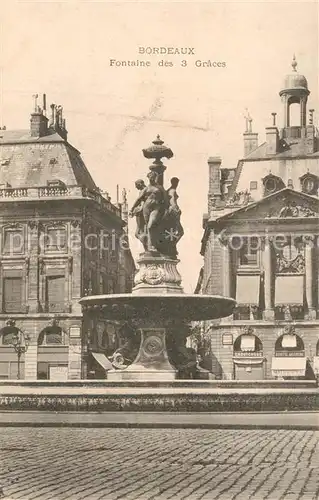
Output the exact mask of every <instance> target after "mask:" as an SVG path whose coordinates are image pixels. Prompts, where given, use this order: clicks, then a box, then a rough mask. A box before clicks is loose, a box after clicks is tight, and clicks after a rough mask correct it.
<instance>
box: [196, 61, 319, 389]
mask: <svg viewBox="0 0 319 500" xmlns="http://www.w3.org/2000/svg"><path fill="white" fill-rule="evenodd" d="M292 66H293V71H292V73H291V74H289V75H287V76H286V78H285V80H284V85H283V88H282V90H281V91H280V96H281V98H282V103H283V108H282V123H283V127H282V128H281V129H278V128H277V127H276V123H275V120H274V118H273V123H272V127H271V128H270V127H267V128H266V139H267V140H266V143H262V144H261V145H258V143H251V147H250V148H247V124H246V131H245V133H244V157H243V158H241V159H240V160H239V161H238V164H237V167H235V168H233V169H229V168H227V169H226V168H223V167H222V165H221V161H220V159H219V161H218V162H217V161H212V159H211V158H210V159H209V160H208V173H209V176H212V180H210V181H209V183H208V186H209V193H208V200H209V201H210V203H209V205H208V214H205V218H204V220H203V226H204V235H203V238H202V247H201V254H202V255H203V257H204V267H203V270H202V272H201V280H200V286H199V287H197V290H196V291H197V292H199V293H218V294H222V295H225V296H230V297H233V298H235V299H236V301H237V306H236V308H235V311H234V314H233V315H232V316H231V317H228V318H224V319H222V320H220V321H219V322H214V323H212V322H208V323H207V322H206V323H205V324H204V332H205V338H207V336H210V339H211V345H210V347H211V353H212V355H211V365H210V366H208V365H207V363H206V366H205V368H209V369H210V370H211V371H212V373H213V374H214V375H215V377H216V378H220V379H230V378H233V379H241V380H254V379H262V378H264V379H282V378H284V379H286V378H287V379H294V378H295V379H314V378H316V377H318V376H319V348H318V345H319V306H318V297H319V266H318V262H319V249H318V237H319V232H318V227H319V176H318V171H319V149H318V144H319V141H318V131H317V129H316V128H315V127H314V125H313V119H312V114H313V110H311V114H310V117H309V123H307V101H308V96H309V94H310V91H309V90H308V83H307V80H306V78H305V77H304V76H303V75H301V74H299V73H298V72H297V71H296V66H297V63H296V61H295V60H293V64H292ZM292 104H297V105H299V107H300V114H299V117H300V120H299V123H297V124H296V123H294V124H292V123H291V121H290V106H291V105H292ZM274 116H276V113H272V117H274ZM247 120H248V119H247ZM248 128H249V133H250V134H254V132H253V129H252V118H251V117H250V116H249V126H248ZM255 135H256V137H257V134H255ZM217 179H219V180H220V182H217ZM230 179H232V181H230ZM213 181H214V182H213ZM225 183H227V186H226V184H225ZM226 188H227V189H226ZM217 195H218V198H217ZM211 235H213V236H214V247H213V249H212V250H211V246H210V239H211ZM218 235H220V239H218Z"/></svg>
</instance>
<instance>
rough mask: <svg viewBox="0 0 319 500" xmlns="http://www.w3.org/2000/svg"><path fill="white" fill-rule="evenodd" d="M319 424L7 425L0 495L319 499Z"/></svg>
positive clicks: (45, 499) (92, 499)
mask: <svg viewBox="0 0 319 500" xmlns="http://www.w3.org/2000/svg"><path fill="white" fill-rule="evenodd" d="M318 439H319V431H311V430H230V429H119V428H117V429H110V428H109V429H94V428H90V429H83V428H82V429H79V428H61V429H59V428H23V427H18V428H1V429H0V443H1V450H0V464H1V474H0V483H1V487H2V490H0V498H3V499H24V500H29V499H32V500H33V499H39V500H49V499H56V500H62V499H65V500H68V499H72V500H73V499H76V500H80V499H88V500H98V499H106V500H115V499H128V500H133V499H136V500H144V499H145V500H146V499H147V500H168V499H172V500H180V499H184V498H185V499H191V500H195V499H196V500H197V499H207V500H211V499H219V500H230V499H236V500H248V499H256V500H262V499H268V500H279V499H283V500H296V499H307V500H308V499H313V500H314V499H318V498H319V450H318Z"/></svg>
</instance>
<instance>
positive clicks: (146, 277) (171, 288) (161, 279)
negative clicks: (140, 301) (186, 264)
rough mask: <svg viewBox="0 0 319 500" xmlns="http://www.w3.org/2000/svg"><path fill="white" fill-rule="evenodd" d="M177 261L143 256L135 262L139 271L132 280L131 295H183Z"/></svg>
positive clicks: (164, 257) (162, 256) (147, 255)
mask: <svg viewBox="0 0 319 500" xmlns="http://www.w3.org/2000/svg"><path fill="white" fill-rule="evenodd" d="M178 263H179V260H177V259H173V258H169V257H166V256H165V255H160V254H158V255H154V254H153V255H152V254H150V253H149V254H147V253H145V254H143V255H141V256H140V258H139V259H138V260H137V264H138V266H139V269H138V271H137V273H136V276H135V279H134V284H135V286H134V288H133V292H132V293H133V294H134V295H136V294H145V293H149V294H151V295H158V294H161V293H162V294H169V293H183V288H182V285H181V283H182V277H181V275H180V274H179V272H178V269H177V264H178Z"/></svg>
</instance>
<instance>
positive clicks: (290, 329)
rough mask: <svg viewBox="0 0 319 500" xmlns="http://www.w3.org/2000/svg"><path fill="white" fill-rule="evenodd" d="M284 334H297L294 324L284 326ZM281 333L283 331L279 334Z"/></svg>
mask: <svg viewBox="0 0 319 500" xmlns="http://www.w3.org/2000/svg"><path fill="white" fill-rule="evenodd" d="M283 334H284V335H295V334H296V330H295V327H294V325H286V326H285V327H284V331H283ZM280 335H281V333H280V334H279V336H280Z"/></svg>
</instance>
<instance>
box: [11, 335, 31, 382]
mask: <svg viewBox="0 0 319 500" xmlns="http://www.w3.org/2000/svg"><path fill="white" fill-rule="evenodd" d="M29 340H30V339H29V336H28V335H25V334H24V333H23V332H22V331H21V330H20V329H19V328H17V327H15V332H14V333H13V335H12V341H11V345H12V346H13V348H14V350H15V352H16V353H17V355H18V380H20V361H21V355H22V354H24V353H25V352H27V350H28V347H29Z"/></svg>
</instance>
